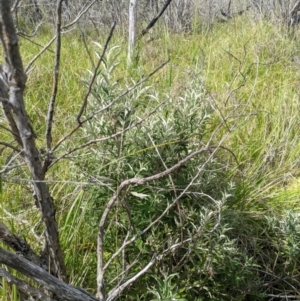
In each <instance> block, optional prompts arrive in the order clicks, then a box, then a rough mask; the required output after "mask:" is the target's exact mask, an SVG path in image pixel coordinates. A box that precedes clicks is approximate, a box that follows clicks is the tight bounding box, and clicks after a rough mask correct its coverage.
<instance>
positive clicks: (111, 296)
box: [100, 254, 156, 301]
mask: <svg viewBox="0 0 300 301" xmlns="http://www.w3.org/2000/svg"><path fill="white" fill-rule="evenodd" d="M155 262H156V254H154V255H153V256H152V258H151V260H150V261H149V263H148V264H147V265H146V266H145V267H144V268H143V269H142V270H141V271H139V272H138V273H137V274H135V275H134V276H133V277H131V278H130V279H129V280H127V281H126V282H125V283H123V284H122V285H120V286H118V287H116V288H113V289H112V290H111V291H110V292H109V293H108V295H107V299H106V301H113V300H115V299H116V298H117V297H118V296H119V295H120V294H121V293H122V292H123V291H124V289H125V288H126V287H128V286H129V285H130V284H131V283H133V282H135V281H136V280H137V279H138V278H140V277H141V276H143V275H144V274H145V273H146V272H147V271H148V270H149V269H151V268H152V266H153V265H154V264H155ZM100 300H102V299H101V298H100Z"/></svg>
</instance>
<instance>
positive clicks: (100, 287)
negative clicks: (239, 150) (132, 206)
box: [97, 127, 229, 296]
mask: <svg viewBox="0 0 300 301" xmlns="http://www.w3.org/2000/svg"><path fill="white" fill-rule="evenodd" d="M217 129H219V127H217ZM217 129H216V130H215V131H214V133H213V135H212V136H211V138H210V139H209V142H208V143H207V146H206V147H203V148H201V149H200V150H197V151H195V152H193V153H191V154H190V155H188V156H186V157H185V158H184V159H182V160H181V161H179V162H178V163H176V164H175V165H173V166H172V167H170V168H168V169H166V170H165V171H163V172H161V173H158V174H155V175H152V176H149V177H146V178H142V179H139V178H132V179H128V180H125V181H123V182H122V183H121V184H120V185H119V187H118V188H117V190H116V192H115V194H114V195H113V197H112V198H111V199H110V200H109V202H108V203H107V205H106V207H105V209H104V212H103V214H102V216H101V219H100V222H99V231H98V245H97V257H98V264H97V291H98V294H99V296H102V295H104V293H105V292H104V290H105V286H104V272H105V268H106V267H107V264H106V265H105V266H104V263H103V259H104V258H103V239H104V232H105V229H104V226H105V223H106V220H107V218H108V216H109V213H110V211H111V209H112V207H113V206H114V204H115V202H116V201H117V199H118V198H119V196H120V194H121V192H122V191H123V190H124V189H125V188H126V187H128V186H131V185H143V184H146V183H147V182H150V181H155V180H159V179H161V178H163V177H165V176H168V175H169V174H171V173H173V172H174V171H176V170H177V169H179V168H180V167H182V166H183V165H184V164H185V163H187V162H188V161H189V160H191V159H192V158H194V157H195V156H197V155H199V154H201V153H203V152H205V151H210V148H209V143H210V141H211V139H212V137H213V136H214V134H215V133H216V131H217ZM228 135H229V133H227V134H226V135H225V136H223V138H222V139H221V141H220V142H219V145H221V144H222V143H223V142H224V141H225V139H226V138H227V137H228ZM217 150H218V148H216V149H215V150H214V151H213V152H210V155H209V156H208V158H207V160H206V161H205V162H204V163H203V165H202V166H201V168H199V170H198V172H197V174H196V175H195V176H194V178H193V179H192V180H191V182H190V183H189V184H188V185H187V187H186V188H185V189H184V190H183V192H182V193H181V194H180V195H179V196H178V197H177V198H175V199H174V200H173V202H172V203H170V204H169V205H168V206H167V207H166V209H165V210H164V211H163V213H162V214H161V215H160V216H159V217H158V218H157V219H155V220H154V221H153V222H151V223H150V224H149V225H148V226H147V227H146V228H145V229H144V230H142V231H140V232H139V233H137V234H136V235H134V236H133V237H132V238H131V239H130V240H129V241H127V243H126V244H125V245H124V244H123V246H122V247H121V248H120V249H119V250H118V251H117V252H116V253H117V254H120V252H121V251H122V250H123V248H125V247H126V245H129V244H131V243H132V242H133V241H135V240H136V239H137V238H138V237H140V236H141V235H143V234H144V233H146V232H147V231H148V230H149V229H150V228H151V227H153V226H154V225H155V224H156V223H158V222H159V221H160V220H161V219H162V218H163V217H164V216H165V215H166V214H167V212H168V211H169V210H170V208H171V207H173V206H174V205H175V204H176V202H177V201H178V200H179V199H180V198H181V197H182V196H183V195H184V194H185V192H186V191H187V190H188V189H189V187H190V186H191V185H192V183H193V182H194V181H195V179H196V178H197V177H198V176H199V174H200V172H201V171H202V170H203V169H204V167H205V166H206V165H207V163H208V162H210V160H211V159H212V158H213V156H214V154H215V153H216V152H217ZM116 253H115V254H116ZM115 254H114V255H115ZM112 257H113V256H112ZM110 260H111V258H110ZM110 260H109V261H110Z"/></svg>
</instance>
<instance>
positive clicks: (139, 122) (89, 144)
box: [49, 101, 166, 167]
mask: <svg viewBox="0 0 300 301" xmlns="http://www.w3.org/2000/svg"><path fill="white" fill-rule="evenodd" d="M165 102H166V101H164V102H162V103H160V104H159V105H158V106H156V107H155V108H154V109H153V110H152V111H151V112H150V113H149V114H147V115H146V116H145V117H143V118H142V119H140V120H139V121H138V122H136V123H134V124H132V125H130V126H128V127H127V128H125V129H123V130H121V131H119V132H117V133H115V134H113V135H110V136H107V137H103V138H98V139H94V140H90V141H88V142H87V143H84V144H82V145H80V146H78V147H75V148H73V149H71V150H70V151H68V152H66V153H64V154H63V155H61V156H60V157H58V158H56V159H55V160H54V161H53V162H52V163H51V164H50V166H49V167H52V166H53V165H54V164H55V163H56V162H58V161H60V160H61V159H63V158H65V157H67V156H69V155H70V154H72V153H74V152H76V151H78V150H81V149H84V148H87V147H88V146H91V145H93V144H96V143H99V142H103V141H107V140H110V139H113V138H116V137H118V136H120V135H123V134H124V133H126V132H128V131H129V130H131V129H133V128H136V127H138V126H139V125H141V124H142V123H143V122H144V121H145V120H146V119H148V118H149V117H150V116H151V115H153V114H154V113H155V112H156V111H157V110H158V109H159V108H160V107H161V106H162V105H164V104H165Z"/></svg>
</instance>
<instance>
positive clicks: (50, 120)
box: [46, 0, 64, 161]
mask: <svg viewBox="0 0 300 301" xmlns="http://www.w3.org/2000/svg"><path fill="white" fill-rule="evenodd" d="M63 1H64V0H57V6H56V18H57V20H56V50H55V65H54V70H53V71H54V72H53V86H52V92H51V98H50V103H49V107H48V114H47V128H46V146H47V153H48V155H49V153H50V149H51V144H52V124H53V116H54V109H55V101H56V95H57V90H58V77H59V65H60V54H61V33H60V32H61V10H62V2H63ZM48 157H50V156H48ZM47 160H49V158H47V159H46V161H47Z"/></svg>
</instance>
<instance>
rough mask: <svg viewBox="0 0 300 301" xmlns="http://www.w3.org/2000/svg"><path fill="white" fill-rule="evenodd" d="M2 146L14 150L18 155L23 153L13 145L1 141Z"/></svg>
mask: <svg viewBox="0 0 300 301" xmlns="http://www.w3.org/2000/svg"><path fill="white" fill-rule="evenodd" d="M0 145H4V146H5V147H8V148H11V149H12V150H14V151H15V152H17V153H20V152H21V150H20V149H19V148H17V147H15V146H13V145H11V144H10V143H6V142H3V141H0Z"/></svg>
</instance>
